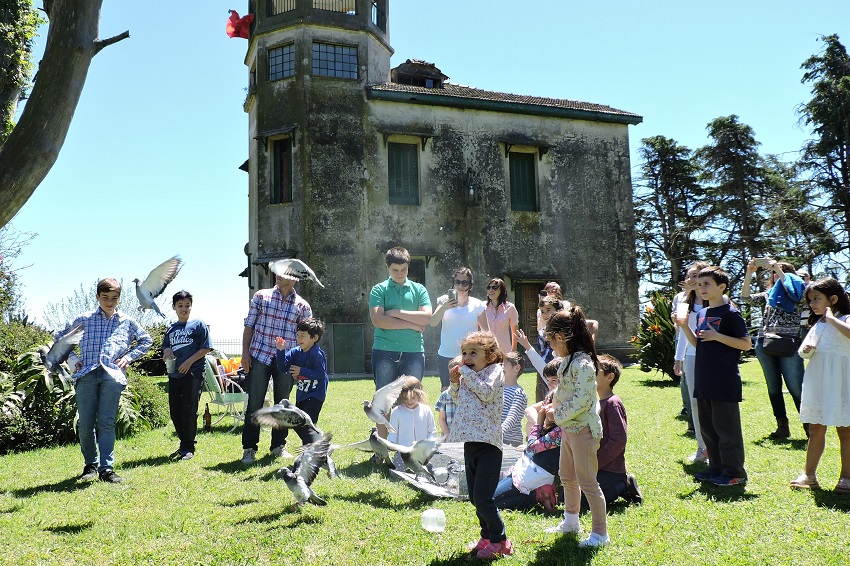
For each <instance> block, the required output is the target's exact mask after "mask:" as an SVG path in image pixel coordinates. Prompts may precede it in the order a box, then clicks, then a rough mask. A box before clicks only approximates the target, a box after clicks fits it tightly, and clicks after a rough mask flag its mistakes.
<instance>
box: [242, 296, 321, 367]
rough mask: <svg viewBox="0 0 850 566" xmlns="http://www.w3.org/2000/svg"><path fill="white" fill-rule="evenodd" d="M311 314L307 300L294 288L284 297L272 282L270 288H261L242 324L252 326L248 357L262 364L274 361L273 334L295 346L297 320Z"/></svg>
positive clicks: (274, 336) (275, 352)
mask: <svg viewBox="0 0 850 566" xmlns="http://www.w3.org/2000/svg"><path fill="white" fill-rule="evenodd" d="M311 316H313V310H312V309H311V308H310V304H309V303H308V302H307V301H306V300H304V298H303V297H301V296H300V295H298V293H296V292H295V289H292V291H291V292H290V293H289V295H287V296H286V297H285V298H284V296H283V295H282V294H281V293H280V291H279V290H278V288H277V285H275V286H274V287H273V288H271V289H260V290H259V291H257V292H256V293H254V297H253V298H252V299H251V306H250V307H249V308H248V316H247V317H245V326H248V327H250V328H253V329H254V336H253V337H252V338H251V347H250V349H249V352H250V354H251V357H253V358H256V360H257V361H258V362H260V363H262V364H266V365H272V364H273V363H275V356H276V355H277V348H276V347H275V344H274V342H275V338H277V337H278V336H280V337H281V338H283V339H284V340H286V345H287V346H288V347H290V348H293V347H294V346H295V333H296V331H297V326H298V323H299V322H300V321H301V320H303V319H305V318H310V317H311Z"/></svg>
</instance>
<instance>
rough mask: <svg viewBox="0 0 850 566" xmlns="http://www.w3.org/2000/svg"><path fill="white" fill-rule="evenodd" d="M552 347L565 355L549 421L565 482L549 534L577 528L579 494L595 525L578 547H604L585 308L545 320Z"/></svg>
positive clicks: (598, 433) (593, 362)
mask: <svg viewBox="0 0 850 566" xmlns="http://www.w3.org/2000/svg"><path fill="white" fill-rule="evenodd" d="M546 336H547V338H548V339H549V343H550V344H552V349H553V350H554V351H555V353H556V354H557V355H558V356H561V357H562V358H564V361H563V362H561V365H560V367H559V368H558V388H557V389H556V390H555V394H554V398H553V403H552V405H553V406H552V407H551V408H549V409H548V413H549V414H548V415H547V420H552V419H554V421H555V423H556V424H557V425H558V426H559V427H561V432H562V434H561V461H560V466H559V475H560V476H561V484H563V486H564V518H563V520H562V521H561V522H560V523H558V524H557V525H556V526H554V527H551V528H549V529H546V532H549V533H579V532H581V525H580V524H579V521H578V513H579V510H580V508H581V495H582V493H584V496H585V497H586V498H587V502H588V505H589V507H590V515H591V518H592V523H593V528H592V531H591V533H590V536H589V537H587V538H586V539H584V540H583V541H582V542H581V543H579V546H582V547H601V546H608V543H609V538H608V522H607V517H606V516H605V513H606V507H605V497H604V495H603V494H602V489H600V487H599V482H598V481H597V480H596V473H597V470H598V466H599V463H598V461H597V459H596V451H597V449H598V448H599V439H600V438H601V437H602V421H601V420H600V418H599V398H598V397H597V394H596V372H597V369H598V365H599V363H598V361H597V359H596V346H595V345H594V343H593V336H592V334H591V333H590V331H589V330H588V327H587V322H586V321H585V318H584V313H583V312H582V310H581V308H579V307H577V306H573V307H570V309H569V310H565V311H561V312H558V313H555V315H554V316H552V318H550V319H549V322H548V324H547V325H546Z"/></svg>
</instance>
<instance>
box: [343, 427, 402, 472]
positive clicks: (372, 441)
mask: <svg viewBox="0 0 850 566" xmlns="http://www.w3.org/2000/svg"><path fill="white" fill-rule="evenodd" d="M380 438H381V437H380V436H378V429H377V428H375V427H372V432H371V434H369V438H367V439H366V440H361V441H360V442H355V443H354V444H346V445H345V446H341V447H340V448H354V449H355V450H362V451H363V452H372V453H374V454H376V455H377V456H380V457H381V458H383V459H384V462H386V463H387V464H389V465H390V466H391V467H393V468H395V464H393V459H392V457H391V456H390V450H389V448H387V445H386V444H385V443H384V442H381V441H380V440H379V439H380Z"/></svg>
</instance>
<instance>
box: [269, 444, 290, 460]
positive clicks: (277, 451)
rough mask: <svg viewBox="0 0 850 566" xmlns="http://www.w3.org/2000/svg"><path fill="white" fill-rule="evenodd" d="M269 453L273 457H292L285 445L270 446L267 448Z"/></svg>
mask: <svg viewBox="0 0 850 566" xmlns="http://www.w3.org/2000/svg"><path fill="white" fill-rule="evenodd" d="M269 453H270V454H271V455H272V456H274V457H275V458H292V454H290V453H289V451H288V450H287V449H286V446H278V447H277V448H272V449H271V450H269Z"/></svg>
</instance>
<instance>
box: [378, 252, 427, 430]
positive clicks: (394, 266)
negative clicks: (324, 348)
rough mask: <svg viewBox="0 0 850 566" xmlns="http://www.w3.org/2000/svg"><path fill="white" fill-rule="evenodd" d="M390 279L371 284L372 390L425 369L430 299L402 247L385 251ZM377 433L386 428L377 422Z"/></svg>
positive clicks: (417, 375) (418, 375)
mask: <svg viewBox="0 0 850 566" xmlns="http://www.w3.org/2000/svg"><path fill="white" fill-rule="evenodd" d="M386 262H387V271H388V272H389V278H388V279H387V280H386V281H383V282H381V283H378V284H377V285H375V286H374V287H372V292H371V293H370V295H369V317H370V318H371V320H372V324H373V325H374V326H375V340H374V342H373V343H372V373H373V375H374V377H375V389H376V390H377V389H380V388H381V387H383V386H385V385H387V384H389V383H391V382H392V381H394V380H395V379H396V378H398V377H399V376H402V375H412V376H413V377H415V378H417V379H419V380H421V379H422V374H423V373H424V372H425V348H424V346H423V343H422V330H423V329H424V328H425V327H426V326H428V324H429V323H430V321H431V299H430V298H428V291H426V290H425V287H424V286H422V285H420V284H419V283H416V282H414V281H411V280H409V279H408V278H407V271H408V268H409V267H410V254H409V253H408V251H407V250H406V249H404V248H402V247H395V248H391V249H389V250H387V254H386ZM378 434H379V435H381V437H383V438H386V437H387V429H386V428H385V427H384V426H382V425H378Z"/></svg>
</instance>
